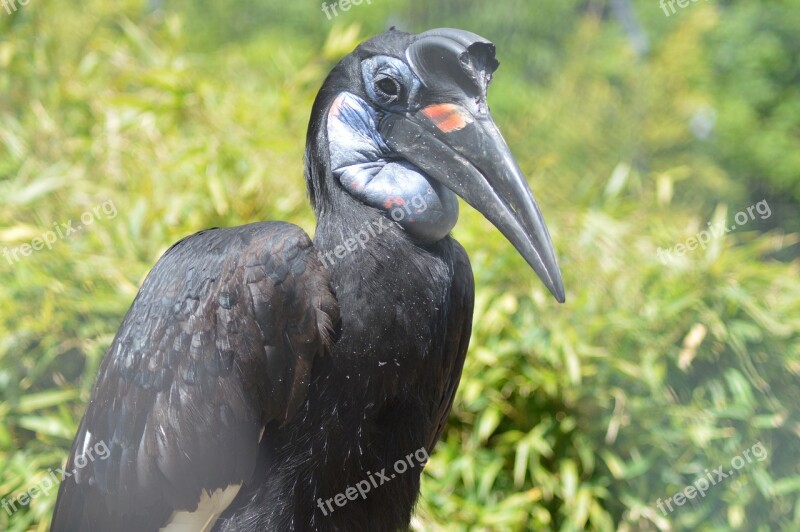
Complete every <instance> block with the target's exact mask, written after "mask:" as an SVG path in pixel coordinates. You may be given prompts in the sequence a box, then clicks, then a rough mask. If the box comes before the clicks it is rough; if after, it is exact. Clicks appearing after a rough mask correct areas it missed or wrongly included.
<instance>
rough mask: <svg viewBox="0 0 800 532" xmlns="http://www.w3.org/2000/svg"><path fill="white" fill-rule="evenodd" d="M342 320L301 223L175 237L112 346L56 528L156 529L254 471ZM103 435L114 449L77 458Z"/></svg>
mask: <svg viewBox="0 0 800 532" xmlns="http://www.w3.org/2000/svg"><path fill="white" fill-rule="evenodd" d="M337 319H338V309H337V306H336V301H335V298H334V296H333V294H332V293H331V289H330V278H329V276H328V272H327V270H325V268H323V266H322V265H321V263H320V261H319V260H318V257H317V255H316V253H315V251H314V247H313V244H312V242H311V240H310V239H309V237H308V235H306V234H305V233H304V232H303V231H302V230H301V229H300V228H298V227H296V226H294V225H291V224H286V223H258V224H251V225H247V226H242V227H237V228H231V229H214V230H208V231H202V232H200V233H197V234H195V235H192V236H190V237H188V238H185V239H184V240H182V241H180V242H178V243H177V244H175V245H174V246H173V247H171V248H170V249H169V250H168V251H167V252H166V253H165V254H164V256H163V257H162V258H161V259H160V260H159V261H158V263H157V264H156V266H155V267H154V268H153V270H152V271H151V272H150V274H149V275H148V277H147V279H146V280H145V282H144V284H143V286H142V288H141V290H140V291H139V294H138V295H137V296H136V299H135V300H134V302H133V305H132V306H131V309H130V310H129V312H128V314H127V315H126V317H125V319H124V320H123V322H122V325H121V326H120V329H119V331H118V332H117V335H116V337H115V339H114V341H113V343H112V345H111V347H110V348H109V350H108V352H107V353H106V356H105V357H104V360H103V362H102V364H101V367H100V371H99V375H98V379H97V382H96V384H95V388H94V391H93V393H92V398H91V401H90V403H89V407H88V409H87V411H86V414H85V415H84V418H83V420H82V421H81V424H80V427H79V430H78V434H77V436H76V438H75V443H74V444H73V448H72V451H71V453H70V457H69V460H68V463H67V470H68V471H69V470H72V469H75V471H76V474H75V475H73V476H71V477H70V478H69V479H67V480H65V481H64V482H63V483H62V485H61V488H60V490H59V496H58V501H57V504H56V511H55V513H54V516H53V524H52V529H53V530H55V531H58V530H136V531H140V530H157V529H158V528H160V527H161V526H164V524H165V523H166V522H167V521H168V520H169V518H170V516H171V515H173V514H174V513H176V512H182V511H184V512H185V511H189V512H191V511H194V510H196V509H197V504H198V501H199V500H200V498H201V496H202V495H204V494H208V493H212V492H214V491H215V490H222V489H225V488H227V487H228V486H231V485H236V484H241V483H242V482H245V481H247V480H248V479H249V478H250V477H251V476H252V474H253V469H254V467H255V462H256V456H257V450H258V442H259V441H260V438H261V433H262V431H263V430H264V427H265V425H266V424H267V423H269V422H270V421H273V420H276V421H278V422H284V421H285V420H287V419H289V418H291V417H292V416H293V414H294V413H295V412H296V411H297V409H298V408H299V407H300V406H301V405H302V403H303V401H304V400H305V397H306V391H307V387H308V380H309V379H308V374H309V371H310V368H311V365H312V364H313V360H314V358H315V357H316V356H318V355H320V354H322V353H323V352H325V351H326V349H327V348H328V347H329V345H330V334H331V329H332V327H333V325H334V324H335V323H336V321H337ZM100 442H102V443H103V444H104V445H105V446H106V447H107V449H108V450H109V452H108V455H107V457H104V458H103V459H100V458H99V457H95V459H94V460H89V461H86V460H77V459H78V458H79V456H80V453H81V452H84V450H85V449H91V448H92V446H97V445H98V444H99V443H100ZM76 460H77V463H78V464H81V463H82V462H87V463H86V464H85V466H84V467H81V468H76V467H75V465H76Z"/></svg>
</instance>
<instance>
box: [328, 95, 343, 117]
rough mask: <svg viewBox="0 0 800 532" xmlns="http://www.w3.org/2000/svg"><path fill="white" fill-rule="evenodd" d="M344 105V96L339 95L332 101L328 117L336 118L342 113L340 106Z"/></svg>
mask: <svg viewBox="0 0 800 532" xmlns="http://www.w3.org/2000/svg"><path fill="white" fill-rule="evenodd" d="M343 103H344V96H343V95H341V94H340V95H339V96H337V97H336V99H335V100H333V103H332V104H331V108H330V109H329V110H328V115H330V116H332V117H334V118H335V117H338V116H339V115H340V114H341V113H342V104H343Z"/></svg>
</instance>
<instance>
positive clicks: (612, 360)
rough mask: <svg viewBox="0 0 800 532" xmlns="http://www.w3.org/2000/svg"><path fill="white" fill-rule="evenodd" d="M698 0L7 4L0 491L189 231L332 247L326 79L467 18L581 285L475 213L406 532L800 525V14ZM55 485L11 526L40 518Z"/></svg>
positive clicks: (48, 466) (65, 439)
mask: <svg viewBox="0 0 800 532" xmlns="http://www.w3.org/2000/svg"><path fill="white" fill-rule="evenodd" d="M679 1H680V4H683V3H684V2H686V5H685V7H680V5H679V3H678V2H672V3H670V2H664V3H662V4H661V5H659V2H658V1H656V0H646V1H645V0H590V1H587V0H580V1H579V0H541V1H537V2H535V3H534V2H527V1H523V0H495V1H494V2H483V1H478V0H459V1H455V0H436V1H433V2H423V1H422V0H408V1H399V0H362V2H361V3H360V4H358V5H354V3H353V4H350V5H347V4H346V3H343V2H342V1H334V0H326V2H325V3H324V5H325V6H326V7H327V8H328V9H327V10H325V9H323V7H322V5H320V1H319V0H318V1H316V2H288V1H282V2H279V1H277V0H264V1H258V2H256V1H255V0H238V1H233V0H194V1H189V0H174V1H171V0H163V1H162V0H150V1H145V0H123V1H118V2H103V1H100V0H84V1H82V2H79V3H72V2H57V1H55V0H25V4H22V3H21V0H5V2H2V1H0V253H1V254H2V255H0V418H2V423H0V497H4V500H5V501H6V502H7V501H8V500H13V499H14V498H15V497H18V496H19V495H20V494H22V493H24V492H25V491H26V490H29V489H30V488H31V487H32V486H37V485H41V483H42V482H43V479H45V477H47V476H50V475H51V471H55V469H56V468H58V467H61V466H62V465H63V463H64V460H65V459H66V454H67V450H68V447H69V445H70V442H71V439H72V437H73V435H74V433H75V431H76V428H77V423H78V421H79V420H80V416H81V415H82V413H83V410H84V408H85V406H86V403H87V401H88V398H89V392H90V390H91V386H92V384H93V382H94V379H95V375H96V372H97V368H98V365H99V363H100V360H101V358H102V356H103V354H104V352H105V349H106V348H107V347H108V346H109V344H110V343H111V340H112V338H113V336H114V333H115V332H116V330H117V327H118V326H119V324H120V322H121V320H122V317H123V316H124V314H125V312H126V311H127V309H128V307H129V306H130V304H131V302H132V301H133V298H134V296H135V295H136V292H137V289H138V286H139V285H140V284H141V282H142V280H143V278H144V276H145V275H146V273H147V272H148V271H149V270H150V268H151V267H152V266H153V264H154V263H155V262H156V260H157V259H158V257H159V256H160V255H161V254H162V253H163V252H164V251H165V250H166V248H167V247H168V246H169V245H171V244H172V243H173V242H175V241H177V240H178V239H180V238H182V237H183V236H185V235H188V234H191V233H193V232H196V231H198V230H200V229H203V228H206V227H212V226H233V225H240V224H245V223H249V222H253V221H259V220H289V221H291V222H294V223H296V224H299V225H300V226H302V227H303V228H304V229H306V230H307V231H309V232H311V233H313V230H314V219H313V215H312V212H311V209H310V207H309V205H308V202H307V199H306V196H305V188H304V183H303V178H302V155H303V146H304V142H305V128H306V125H307V122H308V119H309V113H310V108H311V103H312V101H313V98H314V96H315V93H316V90H317V89H318V88H319V86H320V84H321V82H322V80H323V78H324V76H325V75H326V74H327V72H328V71H329V69H330V68H331V67H332V66H333V65H334V64H335V63H336V62H337V61H338V60H339V59H340V58H341V57H342V56H343V55H345V54H346V53H348V52H349V51H351V50H352V49H353V48H354V46H355V45H356V44H357V43H358V42H360V41H361V40H363V39H365V38H368V37H370V36H372V35H374V34H376V33H379V32H381V31H384V30H385V29H388V27H390V26H397V27H398V28H399V29H403V30H407V31H413V32H417V31H422V30H425V29H429V28H432V27H439V26H453V27H459V28H463V29H468V30H471V31H474V32H476V33H479V34H481V35H483V36H485V37H487V38H488V39H490V40H492V41H494V42H495V43H496V45H497V49H498V57H499V59H500V62H501V67H500V69H499V70H498V72H497V74H496V76H495V80H494V82H493V84H492V87H491V90H490V92H489V101H490V105H491V107H492V110H493V113H494V116H495V119H496V121H497V123H498V125H499V126H500V129H501V130H502V131H503V133H504V134H505V137H506V139H507V140H508V142H509V144H510V145H511V148H512V151H513V152H514V153H515V155H516V156H517V158H518V160H519V162H520V165H521V167H522V168H523V170H524V171H525V173H526V175H527V176H528V178H529V180H530V183H531V186H532V188H533V190H534V192H535V194H536V196H537V198H538V200H539V203H540V205H541V207H542V210H543V212H544V215H545V218H546V220H547V223H548V226H549V228H550V231H551V234H552V237H553V242H554V243H555V246H556V248H557V252H558V256H559V258H560V263H561V268H562V271H563V274H564V282H565V285H566V288H567V303H566V304H564V305H558V304H556V303H555V302H554V301H553V300H552V298H551V297H550V296H549V295H548V294H547V293H546V290H545V288H544V287H543V286H542V285H541V283H540V282H539V281H538V280H537V279H536V277H535V276H534V275H533V273H532V272H531V271H530V269H529V268H528V267H527V266H526V265H525V263H524V262H523V260H522V259H521V258H520V257H519V256H518V255H517V254H516V252H515V251H514V250H513V248H512V247H511V246H510V244H508V243H507V242H506V241H505V239H503V238H502V237H501V236H500V234H499V233H498V232H497V230H496V229H494V228H493V227H492V226H491V225H490V224H489V223H488V222H487V221H486V220H484V219H483V218H482V217H481V216H480V215H478V214H476V213H475V212H474V211H473V210H472V209H471V208H469V207H467V206H463V208H462V215H461V221H460V222H459V225H458V226H457V228H456V229H455V231H454V236H455V237H456V238H457V239H458V240H459V241H461V242H462V244H463V245H464V246H465V248H466V249H467V251H468V252H469V254H470V257H471V260H472V265H473V269H474V270H475V277H476V285H477V296H476V311H475V325H474V331H473V338H472V343H471V348H470V352H469V355H468V359H467V364H466V368H465V371H464V377H463V380H462V382H461V387H460V389H459V393H458V397H457V399H456V402H455V407H454V409H453V413H452V415H451V418H450V422H449V425H448V428H447V432H446V433H445V435H444V437H443V439H442V441H441V442H440V443H439V445H438V447H437V449H436V452H435V454H434V456H433V459H432V461H431V462H430V463H429V465H428V466H427V467H426V469H425V472H424V475H423V487H422V495H421V499H420V502H419V505H418V509H417V514H416V516H415V518H414V521H413V526H414V528H415V529H416V530H581V529H591V530H622V531H635V530H715V531H716V530H753V531H766V530H800V505H799V504H798V498H799V497H798V496H799V495H800V459H799V458H798V457H800V412H798V407H799V406H800V386H799V385H800V341H799V340H800V282H798V281H799V280H800V276H798V273H800V272H798V270H799V269H800V246H798V233H799V232H800V216H798V214H800V32H798V28H800V1H798V0H774V1H760V2H757V1H752V0H748V1H744V0H742V1H733V0H729V1H723V0H702V1H692V2H689V1H688V0H679ZM345 7H348V9H346V10H345ZM334 8H335V9H334ZM748 209H749V211H748ZM767 213H768V214H767ZM69 222H71V228H72V229H73V231H70V230H69V228H68V227H67V226H69V225H70V223H69ZM77 226H80V227H81V229H77ZM722 227H725V228H728V229H729V232H727V233H726V234H722V235H716V236H714V237H713V238H706V237H705V236H704V235H706V236H708V235H712V233H714V234H715V233H719V232H722V231H717V229H716V228H722ZM730 228H733V230H730ZM704 232H705V233H704ZM52 233H57V234H58V235H59V236H58V237H51V236H49V235H51V234H52ZM701 240H705V242H703V245H702V246H700V245H699V242H700V241H701ZM37 248H38V249H37ZM759 445H760V446H761V448H762V449H763V453H760V451H759V453H760V454H755V455H754V453H756V451H755V450H754V449H755V448H756V447H757V446H759ZM745 450H753V451H752V452H750V453H749V456H750V457H751V459H749V460H747V462H746V463H744V464H742V462H741V461H740V460H743V456H744V454H743V453H744V451H745ZM753 456H757V457H758V458H757V459H752V457H753ZM737 459H738V460H737ZM732 462H734V466H735V465H737V464H738V465H741V467H740V468H738V469H737V470H736V471H734V473H733V474H732V475H731V476H730V477H729V478H726V479H724V480H720V481H719V482H717V483H715V484H714V485H712V486H711V487H710V488H709V489H708V490H707V491H706V492H705V493H704V495H703V496H702V497H701V496H699V495H698V496H696V497H694V498H693V499H691V500H687V501H684V504H681V505H678V504H677V502H675V499H673V501H674V502H673V503H672V505H671V507H670V508H672V510H670V509H669V508H667V507H666V506H664V507H663V509H661V508H659V505H658V504H659V502H660V503H662V506H663V501H665V500H668V499H670V498H671V497H673V495H674V494H676V493H678V492H680V491H683V490H685V488H686V487H687V486H691V485H693V484H694V483H696V481H697V479H700V478H708V477H707V475H709V474H710V473H709V472H711V471H712V470H715V469H717V468H718V467H720V466H724V469H725V470H732V469H733V468H732V467H731V464H732ZM715 478H716V477H715ZM55 491H56V490H55V488H53V489H52V490H51V491H50V492H49V493H47V494H45V493H39V494H38V495H36V496H35V497H32V499H31V500H30V502H29V503H28V504H24V505H23V504H17V505H16V507H15V508H16V511H13V512H11V511H9V510H8V509H7V508H6V506H3V508H2V509H0V529H3V530H13V531H21V530H45V529H47V527H48V524H49V520H50V514H51V512H52V508H53V504H54V502H55Z"/></svg>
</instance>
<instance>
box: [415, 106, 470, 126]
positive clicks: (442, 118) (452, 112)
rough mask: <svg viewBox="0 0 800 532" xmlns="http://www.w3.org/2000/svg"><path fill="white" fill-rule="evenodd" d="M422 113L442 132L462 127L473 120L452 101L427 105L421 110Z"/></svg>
mask: <svg viewBox="0 0 800 532" xmlns="http://www.w3.org/2000/svg"><path fill="white" fill-rule="evenodd" d="M422 114H424V115H425V116H426V117H428V119H430V121H431V122H433V125H435V126H436V127H437V128H439V131H441V132H442V133H450V132H452V131H458V130H459V129H464V128H465V127H467V125H469V124H471V123H472V122H473V119H472V117H471V116H469V114H468V113H467V112H466V111H464V109H462V108H461V107H460V106H458V105H455V104H452V103H439V104H434V105H429V106H428V107H426V108H425V109H423V110H422Z"/></svg>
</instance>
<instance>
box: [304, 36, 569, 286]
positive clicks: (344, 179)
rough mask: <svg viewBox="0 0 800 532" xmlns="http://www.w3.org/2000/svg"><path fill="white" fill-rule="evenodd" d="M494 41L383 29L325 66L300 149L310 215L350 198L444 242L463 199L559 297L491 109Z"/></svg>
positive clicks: (547, 246) (529, 197)
mask: <svg viewBox="0 0 800 532" xmlns="http://www.w3.org/2000/svg"><path fill="white" fill-rule="evenodd" d="M498 65H499V63H498V61H497V60H496V59H495V46H494V44H492V43H491V42H489V41H488V40H486V39H484V38H483V37H480V36H478V35H475V34H474V33H470V32H467V31H463V30H457V29H449V28H441V29H435V30H430V31H426V32H424V33H420V34H416V35H414V34H409V33H405V32H400V31H396V30H390V31H388V32H386V33H383V34H381V35H378V36H376V37H374V38H372V39H370V40H368V41H366V42H364V43H362V44H361V45H359V46H358V47H357V48H356V49H355V50H354V51H353V52H352V53H351V54H349V55H348V56H346V57H345V58H344V59H343V60H342V61H341V62H340V63H339V64H338V65H337V66H336V67H335V68H334V69H333V70H332V71H331V73H330V75H329V76H328V78H327V79H326V81H325V83H324V84H323V87H322V89H321V90H320V93H319V95H318V96H317V99H316V101H315V104H314V108H313V110H312V120H311V123H310V125H309V139H308V140H309V142H308V145H307V152H306V177H307V182H308V188H309V195H310V197H311V202H312V204H313V205H314V208H315V212H316V214H317V216H318V218H319V217H324V216H325V215H326V213H327V212H329V211H331V210H335V209H337V208H346V203H345V202H347V201H356V202H358V203H361V204H364V205H367V206H369V207H371V208H374V209H378V210H380V211H383V212H384V213H385V215H386V216H389V217H391V218H392V219H393V220H394V221H395V222H397V223H398V225H400V227H402V229H403V230H404V231H405V232H406V233H408V234H409V235H410V237H411V238H413V239H415V240H416V241H418V242H420V243H422V244H429V243H433V242H436V241H438V240H441V239H442V238H445V237H446V236H447V235H448V233H449V232H450V230H451V229H452V228H453V227H454V226H455V224H456V221H457V219H458V200H457V197H456V196H460V197H461V198H463V199H464V200H465V201H466V202H467V203H468V204H469V205H471V206H472V207H474V208H475V209H477V210H478V211H479V212H481V213H482V214H483V215H484V216H485V217H486V218H487V219H488V220H489V221H490V222H491V223H492V224H493V225H494V226H495V227H497V228H498V229H499V230H500V232H501V233H502V234H503V235H505V237H506V238H507V239H508V240H509V241H510V242H511V244H512V245H513V246H514V247H515V248H516V249H517V251H518V252H519V253H520V254H521V255H522V257H523V258H524V259H525V260H526V262H527V263H528V264H529V265H530V266H531V267H532V268H533V270H534V271H535V272H536V273H537V275H538V276H539V277H540V278H541V280H542V281H543V282H544V284H545V285H546V286H547V288H548V289H549V290H550V292H551V293H552V294H553V296H554V297H555V298H556V299H557V300H558V301H560V302H563V301H564V287H563V283H562V280H561V272H560V270H559V267H558V263H557V261H556V258H555V253H554V250H553V245H552V243H551V241H550V235H549V233H548V231H547V227H546V226H545V223H544V220H543V218H542V214H541V211H540V210H539V206H538V205H537V203H536V200H535V199H534V197H533V194H532V193H531V190H530V188H529V186H528V183H527V181H526V179H525V176H524V175H523V173H522V171H521V170H520V167H519V165H518V164H517V162H516V160H515V159H514V157H513V156H512V154H511V150H510V149H509V147H508V145H507V143H506V141H505V140H504V139H503V136H502V135H501V134H500V131H499V130H498V128H497V126H496V125H495V123H494V120H493V119H492V115H491V114H490V112H489V106H488V104H487V100H486V93H487V88H488V86H489V83H490V81H491V79H492V76H493V74H494V71H495V70H496V69H497V67H498Z"/></svg>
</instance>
